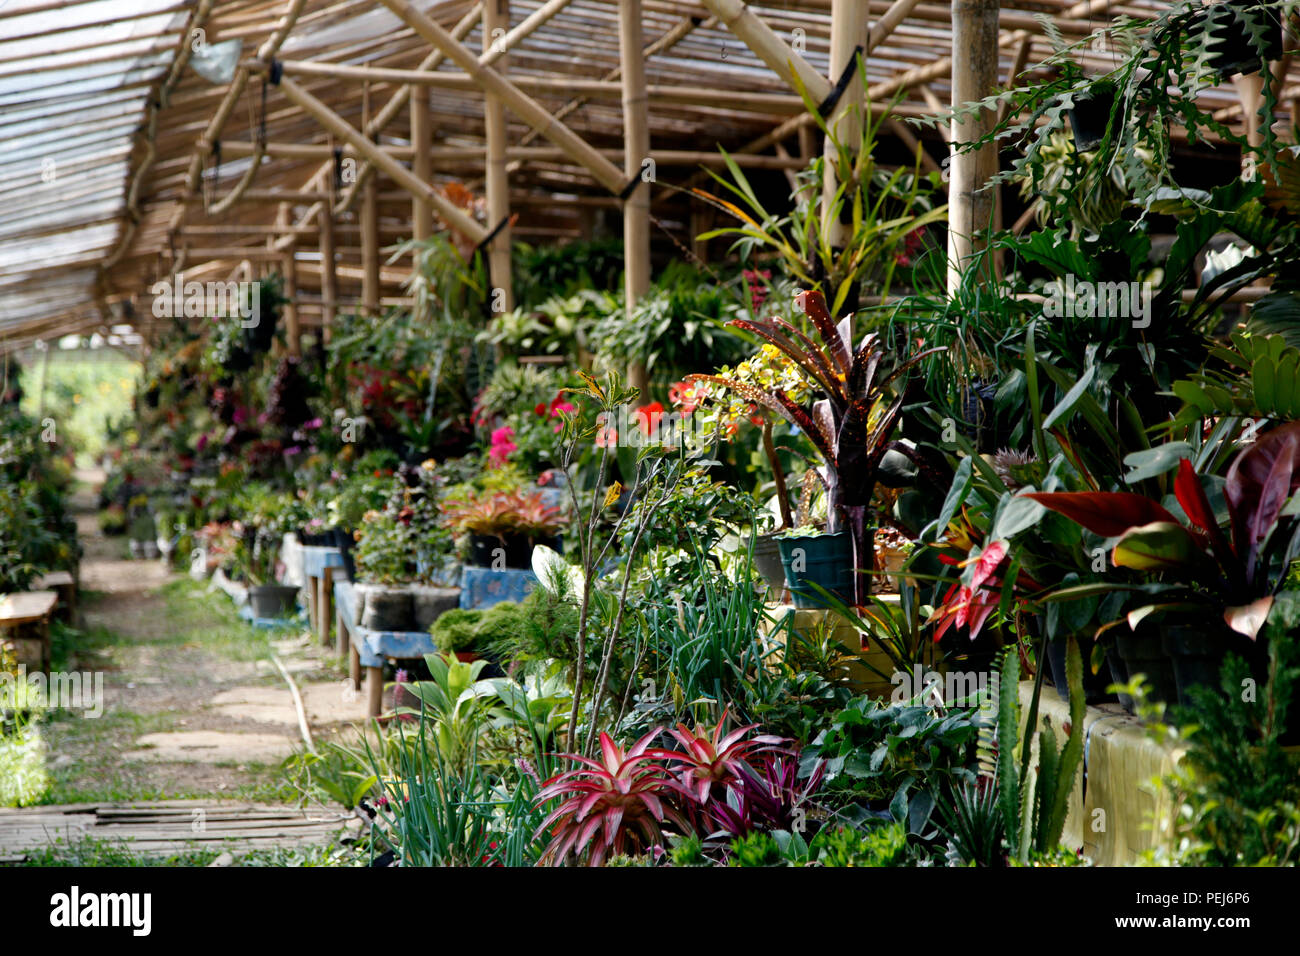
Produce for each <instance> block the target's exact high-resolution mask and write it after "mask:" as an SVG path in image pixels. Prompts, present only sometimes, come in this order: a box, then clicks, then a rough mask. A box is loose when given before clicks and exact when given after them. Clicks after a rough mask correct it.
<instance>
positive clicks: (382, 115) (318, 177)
mask: <svg viewBox="0 0 1300 956" xmlns="http://www.w3.org/2000/svg"><path fill="white" fill-rule="evenodd" d="M481 10H482V6H481V4H478V3H476V4H474V6H473V7H471V8H470V10H469V12H468V13H466V14H465V15H464V16H463V17H461V18H460V20H458V21H457V22H456V25H455V26H454V27H453V28H452V31H451V35H452V36H454V37H456V39H458V40H463V39H464V38H465V37H467V36H469V34H470V32H471V31H472V30H473V29H474V27H475V26H476V25H477V24H478V22H479V19H480V13H481ZM442 61H443V52H442V51H441V50H434V51H433V52H432V53H430V54H429V55H428V56H426V57H425V58H424V59H423V60H421V61H420V65H419V67H418V69H421V70H436V69H437V68H438V65H439V64H440V63H441V62H442ZM410 95H411V88H410V87H409V86H402V87H399V88H398V90H397V92H396V93H394V94H393V96H392V98H391V99H389V101H388V102H387V103H385V104H384V108H383V109H381V110H380V111H379V112H378V113H377V114H376V115H375V116H374V118H373V119H371V120H370V122H368V123H366V125H365V127H364V128H363V129H362V132H363V133H364V134H365V135H366V136H375V135H377V134H378V133H379V131H380V130H382V129H383V128H384V127H386V126H387V125H388V124H389V123H391V122H392V121H393V120H394V119H395V118H396V117H397V114H398V113H400V112H401V111H402V107H403V106H405V105H406V102H407V99H408V98H409V97H410ZM333 171H334V158H333V156H331V157H330V158H329V159H328V160H327V161H326V162H324V163H322V164H321V165H320V166H319V167H318V168H317V169H316V171H315V172H314V173H312V174H311V176H310V177H309V178H308V179H307V183H308V184H318V183H320V182H322V181H323V180H324V179H325V177H328V176H331V175H333ZM369 177H370V163H368V162H365V163H362V165H361V168H360V169H359V170H358V171H357V178H358V180H359V181H364V180H366V179H368V178H369ZM356 189H357V184H356V183H353V184H352V186H351V187H349V189H348V191H347V194H346V195H345V196H344V197H343V199H342V200H341V202H340V204H339V208H338V209H335V210H334V212H336V213H341V212H346V211H347V209H348V208H350V206H351V205H352V197H353V196H355V195H356ZM324 201H330V202H333V197H332V196H327V197H318V198H317V199H316V200H315V201H314V202H313V204H312V206H311V207H310V208H309V209H307V211H306V212H304V213H303V215H302V217H301V218H300V219H299V220H298V224H299V225H302V224H303V223H307V222H310V221H311V220H312V218H313V217H314V216H317V215H319V214H320V203H321V202H324Z"/></svg>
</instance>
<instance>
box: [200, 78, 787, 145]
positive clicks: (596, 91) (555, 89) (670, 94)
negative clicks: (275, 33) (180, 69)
mask: <svg viewBox="0 0 1300 956" xmlns="http://www.w3.org/2000/svg"><path fill="white" fill-rule="evenodd" d="M281 65H282V66H283V67H284V72H285V75H287V76H316V77H331V78H333V79H347V80H357V81H369V82H372V83H394V84H399V83H404V84H409V85H411V86H428V87H433V88H435V89H438V90H446V91H457V92H459V91H477V90H479V89H480V86H479V84H478V83H477V82H475V80H474V79H473V78H472V77H469V76H467V75H465V74H464V73H455V72H451V71H448V70H439V71H437V72H432V71H429V70H404V69H398V68H396V67H373V66H347V65H345V64H338V63H315V62H312V61H310V60H288V61H283V62H282V63H281ZM611 72H612V73H618V72H620V71H617V70H613V71H611ZM510 82H511V84H512V85H514V86H515V87H517V88H518V89H519V90H520V91H521V92H523V93H528V94H536V95H542V96H559V95H565V94H572V95H575V96H581V97H582V98H584V99H595V98H601V99H610V100H613V99H620V98H621V97H622V94H623V87H622V84H621V83H619V82H617V81H616V80H608V79H599V80H588V79H583V78H580V77H556V76H517V77H512V78H511V80H510ZM646 95H647V96H648V98H649V99H650V100H651V101H653V102H660V103H672V104H675V105H679V106H717V105H718V102H719V100H718V97H719V93H718V91H717V90H705V89H697V88H692V87H684V86H647V87H646ZM725 95H726V103H727V106H728V108H730V109H732V110H741V109H744V110H749V111H752V112H756V113H790V114H793V113H798V112H802V111H803V109H804V105H803V100H801V99H800V98H799V97H798V96H796V95H794V94H790V93H760V92H755V91H752V90H728V91H727V92H726V94H725ZM560 112H562V111H557V112H556V113H555V118H556V119H559V118H560ZM225 147H226V144H225V143H224V142H223V143H222V149H223V150H224V149H225Z"/></svg>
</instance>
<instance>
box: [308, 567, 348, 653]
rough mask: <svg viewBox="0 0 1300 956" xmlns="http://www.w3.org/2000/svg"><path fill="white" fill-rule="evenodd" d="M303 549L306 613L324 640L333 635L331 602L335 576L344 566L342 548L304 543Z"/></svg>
mask: <svg viewBox="0 0 1300 956" xmlns="http://www.w3.org/2000/svg"><path fill="white" fill-rule="evenodd" d="M300 550H301V551H302V574H303V586H304V587H305V588H306V589H307V617H308V620H309V621H310V622H311V629H312V631H313V632H314V633H315V634H316V638H317V639H318V640H319V641H320V642H321V643H322V644H328V643H329V639H330V622H331V620H332V618H333V616H334V615H333V613H332V608H331V604H332V603H333V600H334V577H335V575H336V573H337V569H339V568H341V567H343V552H342V551H340V550H339V549H338V548H331V547H323V546H319V545H304V546H303V547H302V548H301V549H300Z"/></svg>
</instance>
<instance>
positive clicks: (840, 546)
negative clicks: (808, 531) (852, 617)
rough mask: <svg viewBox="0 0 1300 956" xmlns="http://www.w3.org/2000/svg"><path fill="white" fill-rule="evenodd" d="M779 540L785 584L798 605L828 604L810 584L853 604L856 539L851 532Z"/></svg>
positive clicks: (814, 606)
mask: <svg viewBox="0 0 1300 956" xmlns="http://www.w3.org/2000/svg"><path fill="white" fill-rule="evenodd" d="M778 542H779V547H780V551H781V567H782V569H783V570H784V572H785V585H786V587H787V588H789V590H790V596H791V598H792V599H793V600H794V606H795V607H797V608H824V607H828V605H827V603H826V600H825V598H823V597H822V595H821V594H819V593H818V592H817V591H816V590H814V589H813V588H812V587H810V586H809V585H814V584H815V585H817V586H818V587H821V588H824V589H825V590H827V591H829V592H830V593H831V594H833V595H834V596H835V597H837V598H839V599H840V600H841V601H843V602H844V603H846V604H852V603H853V539H852V537H851V536H850V535H849V533H848V532H847V531H837V532H836V533H835V534H817V535H799V536H796V537H785V538H779V539H778Z"/></svg>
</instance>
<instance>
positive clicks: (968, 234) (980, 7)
mask: <svg viewBox="0 0 1300 956" xmlns="http://www.w3.org/2000/svg"><path fill="white" fill-rule="evenodd" d="M997 82H998V0H952V106H953V108H954V109H957V108H958V107H960V106H961V104H963V103H970V102H974V101H976V100H981V99H983V98H984V97H986V96H988V95H989V94H990V93H992V92H993V90H994V87H995V86H996V85H997ZM996 119H997V116H996V114H995V113H994V112H993V111H992V110H983V111H981V112H980V113H977V114H975V115H973V116H970V117H968V118H966V119H964V120H962V121H961V122H957V121H954V122H953V124H952V135H951V137H950V141H951V143H952V150H953V154H952V163H951V164H950V166H949V170H950V178H949V180H948V292H949V294H952V293H953V292H954V291H956V289H957V288H959V287H960V285H961V275H962V272H963V271H964V270H965V268H966V267H967V265H968V264H969V263H970V260H971V257H972V256H973V255H975V254H976V253H978V252H980V251H981V250H982V249H983V246H984V241H983V240H981V239H979V238H978V235H979V233H980V232H981V231H983V230H985V229H987V228H988V226H989V224H990V223H991V222H992V221H993V203H994V198H995V197H994V191H993V190H987V189H982V188H981V187H983V186H984V184H985V183H987V182H988V181H989V179H991V178H992V177H993V176H994V175H995V174H996V173H997V164H998V151H997V144H996V143H988V144H986V145H985V146H982V147H981V148H980V149H978V150H975V151H971V152H960V151H959V150H960V148H961V144H963V143H970V142H974V141H975V140H977V139H980V138H981V137H982V136H984V135H985V134H986V133H988V132H989V131H990V130H991V129H992V128H993V123H994V121H995V120H996Z"/></svg>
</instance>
